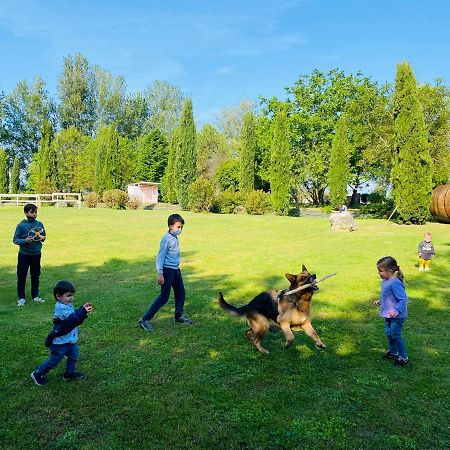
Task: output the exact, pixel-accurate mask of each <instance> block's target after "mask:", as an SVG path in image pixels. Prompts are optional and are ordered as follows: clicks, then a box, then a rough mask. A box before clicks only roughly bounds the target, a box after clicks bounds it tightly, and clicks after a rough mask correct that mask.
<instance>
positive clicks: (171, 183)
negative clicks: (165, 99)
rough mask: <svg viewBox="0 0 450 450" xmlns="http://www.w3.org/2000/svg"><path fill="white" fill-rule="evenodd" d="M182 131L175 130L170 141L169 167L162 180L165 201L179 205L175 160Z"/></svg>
mask: <svg viewBox="0 0 450 450" xmlns="http://www.w3.org/2000/svg"><path fill="white" fill-rule="evenodd" d="M179 134H180V129H179V128H175V130H174V131H173V134H172V138H171V140H170V146H169V155H168V158H167V166H166V169H165V171H164V176H163V179H162V180H161V192H162V195H163V197H164V200H165V201H166V202H169V203H177V193H176V190H175V160H176V155H177V153H178V147H179V145H180V138H179Z"/></svg>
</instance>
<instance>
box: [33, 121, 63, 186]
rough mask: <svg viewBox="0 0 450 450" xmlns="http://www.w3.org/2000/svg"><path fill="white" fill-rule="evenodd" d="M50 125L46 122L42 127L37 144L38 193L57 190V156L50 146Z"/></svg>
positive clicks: (53, 148)
mask: <svg viewBox="0 0 450 450" xmlns="http://www.w3.org/2000/svg"><path fill="white" fill-rule="evenodd" d="M52 140H53V132H52V125H51V123H50V122H49V121H48V120H45V121H44V124H43V126H42V137H41V140H40V142H39V150H38V153H39V159H38V161H39V163H38V164H39V165H38V169H37V170H38V171H37V180H36V181H37V182H36V191H37V192H40V193H51V192H55V191H56V190H57V188H58V155H57V154H56V151H55V147H54V146H53V145H52Z"/></svg>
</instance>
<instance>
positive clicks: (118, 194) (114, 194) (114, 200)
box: [103, 189, 128, 209]
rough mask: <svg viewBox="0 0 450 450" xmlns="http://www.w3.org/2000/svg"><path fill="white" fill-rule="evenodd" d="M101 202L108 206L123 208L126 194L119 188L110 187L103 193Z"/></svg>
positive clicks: (126, 200) (125, 203)
mask: <svg viewBox="0 0 450 450" xmlns="http://www.w3.org/2000/svg"><path fill="white" fill-rule="evenodd" d="M103 202H104V203H105V204H106V206H107V207H108V208H112V209H125V208H126V206H127V202H128V194H127V193H126V192H124V191H121V190H119V189H110V190H109V191H105V192H104V193H103Z"/></svg>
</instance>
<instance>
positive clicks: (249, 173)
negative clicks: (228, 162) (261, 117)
mask: <svg viewBox="0 0 450 450" xmlns="http://www.w3.org/2000/svg"><path fill="white" fill-rule="evenodd" d="M255 153H256V135H255V125H254V119H253V114H252V113H251V112H246V113H245V114H244V118H243V125H242V130H241V135H240V145H239V163H240V168H239V190H240V191H242V192H249V191H253V189H255Z"/></svg>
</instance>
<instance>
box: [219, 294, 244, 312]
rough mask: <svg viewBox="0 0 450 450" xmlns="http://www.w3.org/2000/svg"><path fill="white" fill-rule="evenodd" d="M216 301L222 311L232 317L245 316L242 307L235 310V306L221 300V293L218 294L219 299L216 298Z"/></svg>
mask: <svg viewBox="0 0 450 450" xmlns="http://www.w3.org/2000/svg"><path fill="white" fill-rule="evenodd" d="M217 301H218V302H219V305H220V307H221V308H222V309H224V310H225V311H226V312H227V313H228V314H231V315H232V316H236V317H239V316H243V315H244V314H245V311H244V307H241V308H236V306H233V305H230V304H229V303H227V302H226V301H225V299H224V298H223V295H222V292H219V297H217Z"/></svg>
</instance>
